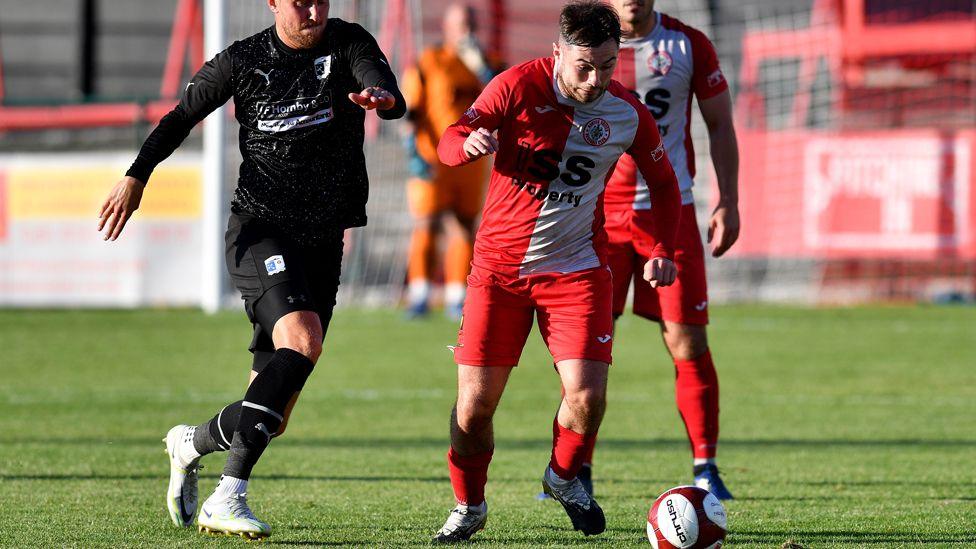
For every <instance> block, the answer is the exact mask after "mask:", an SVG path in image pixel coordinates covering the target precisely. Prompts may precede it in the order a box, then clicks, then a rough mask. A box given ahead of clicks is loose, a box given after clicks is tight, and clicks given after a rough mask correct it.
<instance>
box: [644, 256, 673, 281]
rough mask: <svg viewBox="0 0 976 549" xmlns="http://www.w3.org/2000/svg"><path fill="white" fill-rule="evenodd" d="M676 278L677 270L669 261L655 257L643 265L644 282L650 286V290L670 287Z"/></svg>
mask: <svg viewBox="0 0 976 549" xmlns="http://www.w3.org/2000/svg"><path fill="white" fill-rule="evenodd" d="M677 277H678V268H677V267H675V266H674V263H672V262H671V260H670V259H665V258H663V257H655V258H653V259H651V260H650V261H648V262H647V263H645V264H644V280H646V281H648V282H649V283H650V284H651V288H657V287H659V286H670V285H672V284H674V280H675V279H676V278H677Z"/></svg>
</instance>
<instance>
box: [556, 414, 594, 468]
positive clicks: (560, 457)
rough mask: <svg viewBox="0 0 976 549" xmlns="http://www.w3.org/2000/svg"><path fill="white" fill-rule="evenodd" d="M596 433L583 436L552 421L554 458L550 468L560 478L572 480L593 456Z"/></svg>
mask: <svg viewBox="0 0 976 549" xmlns="http://www.w3.org/2000/svg"><path fill="white" fill-rule="evenodd" d="M594 444H596V433H593V434H589V435H581V434H579V433H577V432H575V431H571V430H569V429H567V428H565V427H563V426H562V425H560V424H559V422H558V421H556V420H555V419H554V420H552V457H551V458H550V460H549V467H551V468H552V472H553V473H556V474H557V475H558V476H559V478H562V479H564V480H572V479H574V478H576V475H577V474H579V470H580V468H581V467H582V466H583V460H584V459H585V458H586V456H587V455H592V454H593V445H594Z"/></svg>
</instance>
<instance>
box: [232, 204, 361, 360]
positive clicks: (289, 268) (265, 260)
mask: <svg viewBox="0 0 976 549" xmlns="http://www.w3.org/2000/svg"><path fill="white" fill-rule="evenodd" d="M224 244H225V250H226V254H225V257H226V259H227V270H228V271H229V272H230V278H231V281H232V282H233V284H234V286H236V287H237V289H238V290H239V291H240V292H241V298H242V299H243V300H244V310H245V311H246V312H247V317H248V319H249V320H250V321H251V323H252V324H253V325H254V337H253V338H252V340H251V345H250V347H248V349H249V350H250V351H251V352H252V353H254V355H255V361H254V369H255V370H256V371H260V370H261V369H262V367H263V362H266V360H267V358H269V356H267V355H268V354H269V353H273V352H274V351H275V348H274V343H273V341H272V339H271V333H272V330H273V329H274V325H275V323H276V322H277V321H278V319H280V318H281V317H283V316H285V315H287V314H288V313H292V312H295V311H314V312H316V313H318V315H319V319H320V320H321V322H322V334H323V336H324V335H325V332H326V331H327V330H328V328H329V321H331V320H332V309H333V308H334V307H335V303H336V293H337V292H338V291H339V275H340V273H341V268H342V231H341V230H339V229H336V230H335V234H332V235H328V237H327V238H326V239H324V241H323V242H322V243H319V244H316V245H315V246H308V245H302V244H299V243H297V242H295V241H294V240H292V239H291V238H289V237H287V236H285V235H283V234H282V233H281V232H280V231H277V230H276V229H275V228H274V227H272V226H270V225H268V224H267V223H264V222H262V221H260V220H258V219H257V218H255V217H252V216H249V215H247V214H241V213H232V214H231V215H230V220H229V221H228V223H227V233H226V235H225V236H224ZM259 355H265V356H264V357H263V359H262V360H259Z"/></svg>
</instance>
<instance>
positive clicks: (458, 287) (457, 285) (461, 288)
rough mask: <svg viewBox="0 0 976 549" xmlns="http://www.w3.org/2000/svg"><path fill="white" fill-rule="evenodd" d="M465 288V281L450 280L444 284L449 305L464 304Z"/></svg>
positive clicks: (446, 302)
mask: <svg viewBox="0 0 976 549" xmlns="http://www.w3.org/2000/svg"><path fill="white" fill-rule="evenodd" d="M465 289H466V286H465V285H464V283H463V282H448V283H447V284H446V285H445V286H444V303H445V304H447V305H448V306H452V305H463V304H464V293H465Z"/></svg>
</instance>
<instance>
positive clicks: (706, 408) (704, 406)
mask: <svg viewBox="0 0 976 549" xmlns="http://www.w3.org/2000/svg"><path fill="white" fill-rule="evenodd" d="M674 368H675V376H676V380H675V400H676V401H677V403H678V412H679V413H680V414H681V420H682V421H684V423H685V430H687V431H688V440H689V442H691V451H692V455H693V457H695V458H714V457H715V446H716V445H717V444H718V375H717V374H716V373H715V365H714V364H712V354H711V352H710V351H705V354H703V355H701V356H699V357H697V358H693V359H691V360H675V361H674Z"/></svg>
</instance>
